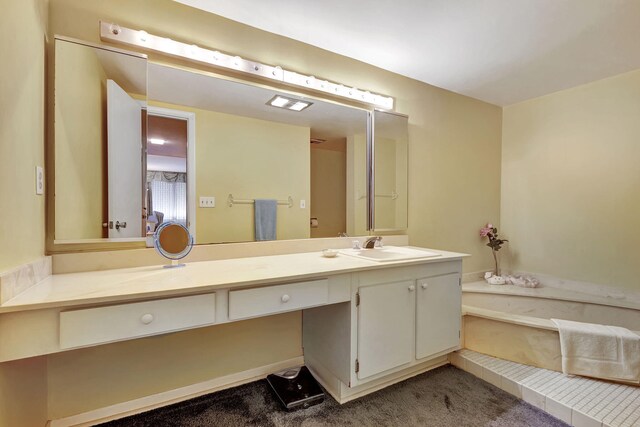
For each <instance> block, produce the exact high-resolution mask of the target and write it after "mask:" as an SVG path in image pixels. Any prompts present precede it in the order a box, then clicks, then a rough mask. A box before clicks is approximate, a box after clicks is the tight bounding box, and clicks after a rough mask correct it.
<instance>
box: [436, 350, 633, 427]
mask: <svg viewBox="0 0 640 427" xmlns="http://www.w3.org/2000/svg"><path fill="white" fill-rule="evenodd" d="M449 360H450V361H451V363H452V364H453V365H454V366H457V367H459V368H460V369H463V370H465V371H467V372H469V373H471V374H473V375H475V376H476V377H478V378H481V379H483V380H485V381H487V382H489V383H491V384H493V385H495V386H496V387H500V388H501V389H503V390H504V391H506V392H508V393H511V394H513V395H514V396H516V397H518V398H521V399H523V400H524V401H525V402H528V403H530V404H531V405H534V406H536V407H538V408H540V409H542V410H544V411H546V412H548V413H549V414H551V415H553V416H554V417H556V418H559V419H561V420H562V421H564V422H566V423H567V424H570V425H572V426H576V427H634V426H640V387H633V386H627V385H622V384H615V383H611V382H606V381H598V380H594V379H590V378H583V377H574V376H567V375H564V374H562V373H560V372H555V371H549V370H547V369H542V368H534V367H532V366H527V365H522V364H520V363H515V362H510V361H507V360H502V359H498V358H495V357H491V356H487V355H484V354H481V353H476V352H475V351H471V350H460V351H458V352H455V353H452V354H451V355H450V356H449Z"/></svg>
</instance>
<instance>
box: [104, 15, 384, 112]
mask: <svg viewBox="0 0 640 427" xmlns="http://www.w3.org/2000/svg"><path fill="white" fill-rule="evenodd" d="M100 37H101V38H102V40H108V41H111V42H116V43H122V44H125V45H130V46H138V47H142V48H144V49H148V50H152V51H156V52H161V53H164V54H167V55H170V56H175V57H179V58H185V59H189V60H191V61H195V62H200V63H204V64H209V65H214V66H216V67H222V68H228V69H231V70H235V71H240V72H243V73H247V74H251V75H254V76H259V77H263V78H267V79H270V80H275V81H278V82H283V83H287V84H290V85H293V86H299V87H304V88H306V89H312V90H315V91H318V92H324V93H328V94H331V95H335V96H340V97H343V98H349V99H352V100H355V101H360V102H364V103H367V104H371V105H374V106H376V107H379V108H382V109H385V110H392V109H393V104H394V102H393V101H394V100H393V98H392V97H390V96H384V95H379V94H376V93H371V92H369V91H363V90H360V89H357V88H355V87H348V86H345V85H342V84H339V83H333V82H330V81H327V80H322V79H316V78H315V77H314V76H306V75H304V74H298V73H296V72H294V71H288V70H283V69H282V68H281V67H279V66H272V65H266V64H262V63H260V62H253V61H248V60H246V59H242V58H240V57H239V56H232V55H227V54H226V53H222V52H218V51H214V50H210V49H205V48H201V47H199V46H197V45H190V44H187V43H182V42H178V41H175V40H171V39H169V38H165V37H160V36H154V35H153V34H149V33H147V32H146V31H144V30H132V29H130V28H126V27H120V26H119V25H117V24H110V23H106V22H102V21H101V22H100Z"/></svg>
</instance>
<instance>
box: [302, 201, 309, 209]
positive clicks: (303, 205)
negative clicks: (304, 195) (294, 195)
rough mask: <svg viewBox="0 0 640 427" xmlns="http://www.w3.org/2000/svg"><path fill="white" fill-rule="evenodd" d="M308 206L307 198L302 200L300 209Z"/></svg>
mask: <svg viewBox="0 0 640 427" xmlns="http://www.w3.org/2000/svg"><path fill="white" fill-rule="evenodd" d="M306 207H307V201H306V200H300V209H305V208H306Z"/></svg>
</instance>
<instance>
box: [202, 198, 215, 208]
mask: <svg viewBox="0 0 640 427" xmlns="http://www.w3.org/2000/svg"><path fill="white" fill-rule="evenodd" d="M200 207H201V208H215V207H216V198H215V197H200Z"/></svg>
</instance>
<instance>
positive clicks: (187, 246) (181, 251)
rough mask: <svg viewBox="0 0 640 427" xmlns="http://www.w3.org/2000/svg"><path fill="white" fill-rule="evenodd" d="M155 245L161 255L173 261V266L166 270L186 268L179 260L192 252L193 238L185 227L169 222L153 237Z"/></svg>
mask: <svg viewBox="0 0 640 427" xmlns="http://www.w3.org/2000/svg"><path fill="white" fill-rule="evenodd" d="M153 245H154V247H155V248H156V250H157V251H158V253H159V254H160V255H162V256H163V257H165V258H167V259H170V260H171V264H168V265H165V266H164V268H175V267H184V264H179V263H178V260H180V259H182V258H184V257H186V256H187V255H188V254H189V252H191V248H192V247H193V236H191V233H189V230H188V229H187V227H185V226H184V225H182V224H180V223H178V222H171V221H169V222H165V223H162V224H160V226H158V228H157V229H156V232H155V233H154V235H153Z"/></svg>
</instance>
